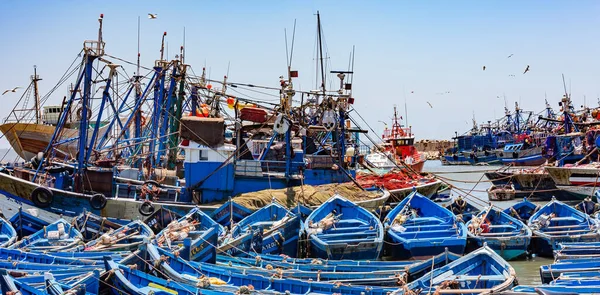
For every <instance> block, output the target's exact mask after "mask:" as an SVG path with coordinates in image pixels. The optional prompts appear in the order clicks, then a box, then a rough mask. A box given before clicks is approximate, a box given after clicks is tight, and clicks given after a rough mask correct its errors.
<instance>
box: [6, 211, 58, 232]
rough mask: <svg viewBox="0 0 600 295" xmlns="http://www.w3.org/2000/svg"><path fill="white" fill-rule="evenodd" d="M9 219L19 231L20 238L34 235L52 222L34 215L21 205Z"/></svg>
mask: <svg viewBox="0 0 600 295" xmlns="http://www.w3.org/2000/svg"><path fill="white" fill-rule="evenodd" d="M9 221H10V223H11V224H12V226H13V227H14V229H15V230H16V231H17V234H18V235H19V238H20V239H22V238H23V237H26V236H29V235H32V234H34V233H36V232H38V231H39V230H42V229H44V226H47V225H48V224H50V222H49V221H47V220H44V219H41V218H39V217H37V216H34V215H32V214H30V213H29V212H27V211H25V210H23V208H21V207H19V211H18V212H17V213H16V214H15V215H13V216H12V217H11V218H10V220H9Z"/></svg>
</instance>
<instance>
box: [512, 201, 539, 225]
mask: <svg viewBox="0 0 600 295" xmlns="http://www.w3.org/2000/svg"><path fill="white" fill-rule="evenodd" d="M539 209H540V206H538V205H536V204H534V203H532V202H530V201H528V200H527V198H523V201H521V202H518V203H516V204H514V205H512V206H510V207H509V208H506V209H504V213H506V214H509V215H510V216H512V217H513V218H517V219H519V220H521V221H523V222H527V221H528V220H529V218H531V215H533V214H534V213H535V212H537V211H538V210H539Z"/></svg>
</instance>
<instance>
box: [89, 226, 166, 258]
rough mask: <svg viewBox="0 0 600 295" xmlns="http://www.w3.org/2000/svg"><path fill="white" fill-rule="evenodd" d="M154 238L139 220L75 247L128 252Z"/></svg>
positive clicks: (152, 233)
mask: <svg viewBox="0 0 600 295" xmlns="http://www.w3.org/2000/svg"><path fill="white" fill-rule="evenodd" d="M152 238H154V232H153V231H152V229H151V228H150V227H149V226H148V225H146V224H145V223H144V222H142V221H140V220H136V221H131V222H129V223H127V224H126V225H123V226H121V227H119V228H117V229H116V230H111V231H109V232H106V233H104V234H102V235H101V236H100V237H99V238H97V239H95V240H92V241H90V242H88V243H86V244H85V245H84V246H79V247H77V249H78V250H80V251H81V250H83V251H86V252H89V251H94V252H97V251H130V250H134V249H137V248H138V247H139V246H140V245H141V244H142V243H144V242H146V241H149V240H150V239H152Z"/></svg>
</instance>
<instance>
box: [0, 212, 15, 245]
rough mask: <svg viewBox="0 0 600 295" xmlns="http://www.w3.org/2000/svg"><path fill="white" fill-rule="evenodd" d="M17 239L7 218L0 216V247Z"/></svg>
mask: <svg viewBox="0 0 600 295" xmlns="http://www.w3.org/2000/svg"><path fill="white" fill-rule="evenodd" d="M16 240H17V231H16V230H15V228H14V227H13V226H12V225H11V224H10V222H8V221H7V220H5V219H3V218H0V247H8V246H10V245H11V244H12V243H14V242H15V241H16Z"/></svg>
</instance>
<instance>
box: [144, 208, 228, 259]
mask: <svg viewBox="0 0 600 295" xmlns="http://www.w3.org/2000/svg"><path fill="white" fill-rule="evenodd" d="M223 233H224V229H223V227H222V226H221V225H220V224H218V223H216V222H215V221H214V220H212V219H211V218H210V217H208V215H206V214H205V213H204V212H202V211H200V208H194V209H192V210H191V211H190V212H188V214H186V215H184V216H183V217H181V218H179V219H178V220H175V221H172V222H170V223H169V224H168V225H167V226H166V227H165V228H164V229H163V230H162V231H161V232H159V233H158V234H157V235H156V238H155V240H154V243H155V244H156V245H158V246H159V247H162V248H166V249H169V250H171V251H179V252H180V253H181V255H182V256H183V258H185V259H187V260H201V261H205V262H212V263H214V262H215V260H216V255H217V254H216V246H217V244H218V239H219V236H221V235H222V234H223Z"/></svg>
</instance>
